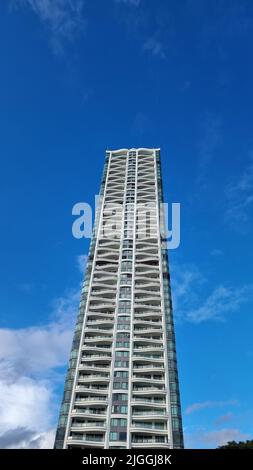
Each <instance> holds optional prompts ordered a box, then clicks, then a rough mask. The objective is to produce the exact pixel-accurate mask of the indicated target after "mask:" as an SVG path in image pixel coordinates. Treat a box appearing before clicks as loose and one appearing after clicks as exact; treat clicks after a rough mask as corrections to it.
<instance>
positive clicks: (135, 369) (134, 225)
mask: <svg viewBox="0 0 253 470" xmlns="http://www.w3.org/2000/svg"><path fill="white" fill-rule="evenodd" d="M100 196H101V198H100V205H99V207H98V209H97V211H96V220H95V225H94V228H93V237H92V240H91V244H90V251H89V258H88V263H87V267H86V275H85V281H84V284H83V288H82V294H81V301H80V308H79V314H78V317H77V323H76V328H75V333H74V340H73V345H72V351H71V355H70V362H69V368H68V372H67V378H66V383H65V389H64V396H63V402H62V406H61V411H60V418H59V423H58V429H57V434H56V440H55V448H64V449H70V448H104V449H108V448H109V449H126V448H127V449H131V448H142V447H143V448H144V447H147V446H148V447H149V448H182V447H183V433H182V420H181V409H180V396H179V384H178V373H177V360H176V347H175V335H174V325H173V312H172V302H171V291H170V276H169V266H168V255H167V245H166V244H165V243H164V238H163V234H164V214H163V211H162V210H159V209H160V206H161V203H162V202H163V189H162V176H161V163H160V150H159V149H146V148H140V149H130V150H126V149H120V150H117V151H107V152H106V160H105V166H104V173H103V179H102V183H101V190H100Z"/></svg>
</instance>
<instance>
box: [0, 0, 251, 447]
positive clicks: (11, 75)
mask: <svg viewBox="0 0 253 470" xmlns="http://www.w3.org/2000/svg"><path fill="white" fill-rule="evenodd" d="M0 36H1V41H0V56H1V74H0V121H1V127H0V129H1V139H0V156H1V174H0V180H1V185H0V187H1V202H0V204H1V207H0V210H1V222H0V224H1V234H0V237H1V239H0V241H1V243H0V254H1V265H0V266H1V268H0V311H1V323H0V327H1V329H0V339H1V341H0V358H1V361H0V375H1V382H0V418H1V419H0V422H1V425H0V446H1V447H48V446H50V445H52V440H53V435H54V429H55V425H56V421H57V415H58V409H59V402H60V400H61V393H62V386H63V381H64V371H65V364H66V360H67V356H68V352H69V347H70V341H71V338H72V328H73V321H74V318H75V314H76V309H77V304H78V298H79V289H80V283H81V280H82V274H81V272H82V266H83V262H84V257H83V256H82V255H85V254H86V253H87V251H88V246H89V241H88V240H76V239H74V238H73V237H72V233H71V226H72V222H73V217H72V215H71V211H72V206H73V205H74V204H75V203H76V202H79V201H84V202H89V203H91V204H94V194H95V193H97V192H98V189H99V184H100V179H101V174H102V167H103V162H104V152H105V149H106V148H118V147H120V148H121V147H143V146H145V147H148V146H151V147H161V151H162V161H163V175H164V187H165V197H166V200H167V201H170V202H180V203H181V205H182V207H181V211H182V220H181V230H182V239H181V245H180V248H179V249H177V250H175V251H173V252H172V251H171V252H170V261H171V276H172V287H173V299H174V306H175V317H176V334H177V348H178V359H179V373H180V379H181V395H182V409H183V419H184V431H185V441H186V446H187V447H197V448H206V447H210V448H212V447H216V446H217V445H219V444H221V443H223V442H226V441H228V440H231V439H236V440H238V439H246V438H252V418H253V408H252V377H251V370H252V362H253V347H252V329H253V320H252V308H253V282H252V268H251V267H252V261H253V260H252V258H253V256H252V232H253V224H252V205H253V132H252V118H253V115H252V105H253V92H252V81H253V66H252V44H253V4H252V2H251V1H247V0H240V1H239V0H231V1H230V2H226V1H222V0H181V2H176V1H174V2H167V1H165V0H164V1H163V0H92V1H89V0H86V1H83V0H72V1H71V0H54V1H53V0H13V1H10V0H5V1H3V2H1V5H0Z"/></svg>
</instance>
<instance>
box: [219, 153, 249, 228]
mask: <svg viewBox="0 0 253 470" xmlns="http://www.w3.org/2000/svg"><path fill="white" fill-rule="evenodd" d="M225 195H226V199H227V210H226V213H225V220H226V221H227V222H229V223H230V224H231V225H232V226H233V227H234V228H236V229H237V230H238V231H244V230H245V229H246V228H247V226H248V223H249V222H250V221H251V220H252V209H253V153H251V154H250V158H249V162H248V164H247V166H246V167H245V168H244V170H243V171H242V174H241V175H239V177H237V179H236V181H234V182H232V183H230V184H229V185H227V187H226V189H225Z"/></svg>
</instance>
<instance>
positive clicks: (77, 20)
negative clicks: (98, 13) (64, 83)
mask: <svg viewBox="0 0 253 470" xmlns="http://www.w3.org/2000/svg"><path fill="white" fill-rule="evenodd" d="M11 5H12V6H15V7H16V8H18V7H22V6H26V7H29V8H31V10H32V11H33V13H34V14H35V15H37V17H38V18H39V19H40V21H41V22H42V23H43V24H44V25H45V26H46V27H47V28H48V30H49V31H50V43H51V46H52V48H53V51H54V52H55V53H56V54H57V55H62V54H63V52H64V44H65V43H66V41H70V42H71V41H73V39H74V38H75V37H76V35H77V34H78V33H80V31H82V30H83V28H84V26H85V21H84V16H83V6H84V0H14V1H13V0H12V1H11Z"/></svg>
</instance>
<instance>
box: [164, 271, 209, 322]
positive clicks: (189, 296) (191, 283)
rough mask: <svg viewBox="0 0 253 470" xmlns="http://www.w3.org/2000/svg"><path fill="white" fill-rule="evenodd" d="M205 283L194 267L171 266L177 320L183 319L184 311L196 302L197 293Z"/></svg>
mask: <svg viewBox="0 0 253 470" xmlns="http://www.w3.org/2000/svg"><path fill="white" fill-rule="evenodd" d="M206 281H207V279H206V278H205V276H203V274H202V273H201V272H200V271H199V269H198V268H197V267H196V266H193V265H186V264H182V265H179V264H172V265H171V282H172V296H173V305H174V310H175V315H176V317H177V319H180V318H181V319H183V318H184V317H185V311H187V309H189V308H190V306H191V305H194V304H195V302H197V301H198V299H199V294H198V292H199V290H200V288H201V287H202V286H203V284H205V283H206Z"/></svg>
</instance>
